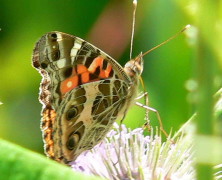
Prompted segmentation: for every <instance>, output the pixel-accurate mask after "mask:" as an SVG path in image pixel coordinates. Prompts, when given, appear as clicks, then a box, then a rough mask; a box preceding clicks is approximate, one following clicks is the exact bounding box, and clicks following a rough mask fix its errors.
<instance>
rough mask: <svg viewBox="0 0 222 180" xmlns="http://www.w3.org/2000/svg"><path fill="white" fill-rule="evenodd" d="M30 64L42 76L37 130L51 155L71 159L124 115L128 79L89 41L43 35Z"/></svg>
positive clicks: (61, 159) (98, 138)
mask: <svg viewBox="0 0 222 180" xmlns="http://www.w3.org/2000/svg"><path fill="white" fill-rule="evenodd" d="M33 66H34V67H35V68H36V69H37V70H38V71H39V72H40V73H41V74H42V76H43V80H42V82H41V93H40V101H41V102H42V104H43V111H42V117H43V118H42V131H43V136H44V141H45V151H46V153H47V155H48V156H50V157H51V158H53V159H56V160H58V161H62V162H65V163H67V162H68V161H71V160H74V159H75V158H76V157H77V156H78V155H79V154H80V153H81V152H82V151H84V150H87V149H90V148H92V147H93V146H94V145H95V144H97V143H98V142H99V141H100V140H101V139H102V138H103V137H104V136H105V134H106V133H107V132H108V131H109V129H110V127H111V126H112V124H113V122H114V121H115V120H116V119H117V118H121V117H123V116H124V114H125V111H126V109H127V107H128V104H127V103H126V99H127V98H129V97H128V89H129V88H130V86H129V84H130V78H129V77H128V75H127V74H126V73H125V72H124V70H123V68H122V67H121V65H119V64H118V63H117V62H116V61H115V60H114V59H112V58H111V57H110V56H108V55H107V54H105V53H104V52H102V51H101V50H99V49H98V48H96V47H95V46H93V45H92V44H90V43H88V42H86V41H84V40H82V39H80V38H78V37H75V36H72V35H68V34H65V33H60V32H51V33H48V34H46V35H44V36H43V37H42V38H41V39H40V40H39V41H38V42H37V44H36V47H35V49H34V53H33Z"/></svg>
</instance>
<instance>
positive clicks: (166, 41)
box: [137, 24, 190, 58]
mask: <svg viewBox="0 0 222 180" xmlns="http://www.w3.org/2000/svg"><path fill="white" fill-rule="evenodd" d="M188 28H190V25H189V24H188V25H186V26H185V27H184V28H183V29H182V30H180V31H179V32H178V33H176V34H175V35H173V36H171V37H170V38H169V39H167V40H165V41H163V42H162V43H160V44H159V45H157V46H155V47H153V48H151V49H150V50H148V51H146V52H145V53H143V54H141V55H139V56H138V57H137V58H141V57H143V56H145V55H147V54H149V53H150V52H151V51H153V50H155V49H157V48H159V47H160V46H162V45H164V44H166V43H168V42H169V41H171V40H172V39H174V38H176V37H177V36H178V35H180V34H181V33H183V32H184V31H185V30H187V29H188Z"/></svg>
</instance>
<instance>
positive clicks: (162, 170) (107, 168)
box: [70, 124, 195, 180]
mask: <svg viewBox="0 0 222 180" xmlns="http://www.w3.org/2000/svg"><path fill="white" fill-rule="evenodd" d="M120 129H122V130H121V132H120ZM159 134H160V133H158V132H157V133H156V134H155V135H154V131H153V130H151V135H150V136H145V135H144V134H143V129H142V128H137V129H134V130H130V129H127V128H126V127H125V126H124V125H122V126H121V128H119V126H118V125H117V124H114V129H113V130H112V131H110V132H109V133H108V135H107V137H106V138H105V139H104V140H103V141H102V142H101V143H100V144H99V145H97V146H95V147H94V148H93V149H92V150H90V151H87V152H85V153H83V154H81V155H80V156H79V157H78V158H77V159H76V161H74V162H72V163H70V165H71V166H72V168H73V169H74V170H75V171H81V172H84V173H86V174H94V175H98V176H101V177H104V178H107V179H115V180H118V179H121V180H123V179H124V180H134V179H135V180H148V179H172V180H174V179H184V180H185V179H186V180H187V179H189V180H192V179H195V171H194V168H193V166H192V164H193V151H192V143H191V139H190V138H189V137H188V136H182V135H181V136H179V137H178V139H177V140H176V142H175V143H172V141H171V139H170V137H169V139H168V140H167V141H166V142H162V140H161V136H160V135H159Z"/></svg>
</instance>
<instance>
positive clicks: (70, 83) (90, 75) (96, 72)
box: [60, 56, 113, 95]
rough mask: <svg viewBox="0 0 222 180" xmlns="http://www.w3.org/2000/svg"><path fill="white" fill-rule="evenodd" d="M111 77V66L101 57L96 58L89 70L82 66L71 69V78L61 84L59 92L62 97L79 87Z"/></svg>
mask: <svg viewBox="0 0 222 180" xmlns="http://www.w3.org/2000/svg"><path fill="white" fill-rule="evenodd" d="M112 75H113V69H112V66H111V65H110V64H109V63H108V62H107V60H104V58H103V57H101V56H98V57H96V58H95V59H94V60H93V61H92V63H91V65H90V66H89V68H87V67H86V66H85V65H83V64H78V65H77V66H76V67H73V70H72V74H71V76H70V77H69V78H67V79H65V80H64V81H62V82H61V84H60V92H61V93H62V95H64V94H66V93H67V92H69V91H71V90H72V89H74V88H75V87H77V86H79V85H82V84H85V83H89V82H93V81H99V80H101V79H106V78H109V77H112Z"/></svg>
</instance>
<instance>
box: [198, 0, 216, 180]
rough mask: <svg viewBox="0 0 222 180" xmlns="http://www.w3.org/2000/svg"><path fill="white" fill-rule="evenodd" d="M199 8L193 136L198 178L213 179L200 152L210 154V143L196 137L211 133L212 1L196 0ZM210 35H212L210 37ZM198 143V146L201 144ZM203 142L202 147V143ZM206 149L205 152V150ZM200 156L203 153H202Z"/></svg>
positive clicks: (211, 134) (213, 10)
mask: <svg viewBox="0 0 222 180" xmlns="http://www.w3.org/2000/svg"><path fill="white" fill-rule="evenodd" d="M198 2H199V4H198V5H199V7H198V8H199V9H198V14H197V16H198V22H197V23H198V29H199V33H198V44H197V69H196V70H197V81H198V85H199V87H198V91H197V96H198V101H197V114H198V116H197V118H196V125H197V134H196V137H195V145H196V155H197V164H196V168H197V171H196V172H197V179H201V180H203V179H207V180H210V179H213V168H212V165H211V164H210V163H209V164H208V163H206V162H203V161H202V160H201V159H200V158H199V156H198V155H199V154H204V155H205V156H211V154H212V153H213V147H211V148H210V147H208V148H207V144H208V142H203V141H202V142H200V141H199V138H198V137H205V136H213V134H214V132H213V124H214V119H213V93H214V92H213V76H214V75H213V70H214V69H213V67H214V63H215V59H214V58H213V57H214V55H213V53H212V51H211V49H210V48H211V46H210V44H211V43H210V42H209V39H210V38H209V36H214V34H215V33H214V32H213V31H214V30H213V29H214V26H215V24H214V23H215V18H214V13H215V10H216V9H215V7H216V6H215V4H214V2H213V1H207V0H199V1H198ZM212 39H213V37H212ZM200 146H201V147H200ZM202 146H203V147H202ZM207 151H208V152H207ZM202 157H203V156H202Z"/></svg>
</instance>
